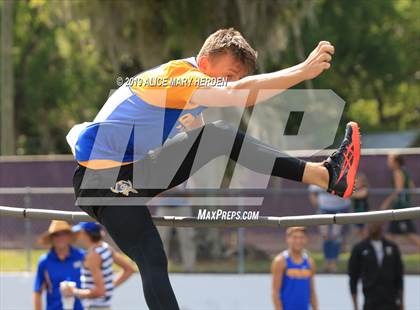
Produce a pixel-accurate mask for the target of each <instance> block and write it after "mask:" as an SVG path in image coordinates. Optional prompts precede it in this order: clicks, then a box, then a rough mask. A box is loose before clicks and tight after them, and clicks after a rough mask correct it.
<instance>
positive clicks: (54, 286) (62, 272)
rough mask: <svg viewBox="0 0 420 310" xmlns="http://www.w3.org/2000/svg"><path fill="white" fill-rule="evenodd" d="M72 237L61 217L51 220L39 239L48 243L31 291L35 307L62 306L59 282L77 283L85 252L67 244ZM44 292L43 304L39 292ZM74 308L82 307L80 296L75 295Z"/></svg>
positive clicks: (51, 308) (58, 308)
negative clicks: (32, 291) (44, 303)
mask: <svg viewBox="0 0 420 310" xmlns="http://www.w3.org/2000/svg"><path fill="white" fill-rule="evenodd" d="M71 241H72V232H71V226H70V225H69V224H68V223H67V222H64V221H52V222H51V224H50V226H49V228H48V231H47V232H46V233H44V234H43V235H42V236H41V238H40V239H39V243H41V244H43V245H47V246H50V247H51V248H50V250H49V251H48V253H46V254H44V255H42V256H41V257H40V259H39V262H38V268H37V272H36V276H35V287H34V293H33V302H34V309H35V310H41V309H47V310H61V309H63V304H62V301H61V297H62V296H61V292H60V283H61V282H63V281H72V282H75V283H76V286H77V287H80V267H81V265H82V261H83V259H84V253H83V252H82V251H81V250H79V249H76V248H74V247H72V246H71V245H70V243H71ZM44 290H45V291H46V293H47V303H46V307H43V306H42V293H43V291H44ZM74 309H75V310H82V309H83V307H82V304H81V303H80V300H79V299H77V298H76V299H75V303H74Z"/></svg>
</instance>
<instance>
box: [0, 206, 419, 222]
mask: <svg viewBox="0 0 420 310" xmlns="http://www.w3.org/2000/svg"><path fill="white" fill-rule="evenodd" d="M0 216H10V217H21V218H31V219H43V220H65V221H70V222H92V221H95V220H94V219H93V218H92V217H90V216H89V215H88V214H86V213H84V212H70V211H58V210H45V209H32V208H15V207H6V206H0ZM408 219H420V207H412V208H406V209H398V210H383V211H369V212H358V213H338V214H322V215H319V214H314V215H298V216H282V217H276V216H260V217H259V218H258V219H253V220H243V219H240V220H239V219H232V220H202V219H198V218H197V217H182V216H159V217H153V221H154V223H155V224H156V225H157V226H171V227H291V226H316V225H329V224H339V225H344V224H362V223H371V222H384V221H393V220H408Z"/></svg>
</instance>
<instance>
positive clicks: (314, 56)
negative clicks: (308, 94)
mask: <svg viewBox="0 0 420 310" xmlns="http://www.w3.org/2000/svg"><path fill="white" fill-rule="evenodd" d="M333 54H334V46H332V45H331V43H330V42H328V41H321V42H319V43H318V46H317V47H316V48H315V49H314V50H313V51H312V52H311V53H310V54H309V56H308V58H306V60H305V61H304V62H303V63H301V68H302V71H303V74H304V77H305V79H306V80H311V79H314V78H316V77H317V76H318V75H320V74H321V73H322V72H323V71H324V70H328V69H329V68H330V67H331V63H330V61H331V59H332V55H333Z"/></svg>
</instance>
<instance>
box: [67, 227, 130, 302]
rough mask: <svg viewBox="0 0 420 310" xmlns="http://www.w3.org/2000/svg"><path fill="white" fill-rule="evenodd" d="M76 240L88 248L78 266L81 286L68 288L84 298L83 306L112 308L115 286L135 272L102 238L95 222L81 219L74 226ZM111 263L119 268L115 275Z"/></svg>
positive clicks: (99, 228) (100, 229)
mask: <svg viewBox="0 0 420 310" xmlns="http://www.w3.org/2000/svg"><path fill="white" fill-rule="evenodd" d="M73 231H74V232H76V233H77V234H76V237H77V242H78V243H79V244H80V245H81V246H83V247H84V248H86V249H87V253H86V257H85V260H84V262H83V265H82V270H81V289H78V288H76V289H73V290H70V292H69V294H72V295H74V296H76V297H78V298H80V299H83V306H84V307H85V309H96V310H108V309H111V299H112V293H113V290H114V288H115V287H117V286H118V285H120V284H122V283H123V282H125V281H126V280H127V279H128V278H129V277H130V276H131V275H132V274H133V272H134V269H133V267H131V265H130V264H129V263H128V262H127V261H126V259H125V258H124V257H123V256H122V255H121V254H119V253H118V252H116V251H115V250H114V249H112V248H111V247H110V246H109V244H108V243H106V242H104V241H103V240H102V237H103V231H102V226H101V225H99V224H98V223H96V222H84V223H80V224H78V225H76V226H73ZM113 263H115V264H117V265H118V266H120V267H121V268H122V272H121V273H120V274H119V275H118V276H117V277H116V278H115V279H114V272H113V269H112V265H113Z"/></svg>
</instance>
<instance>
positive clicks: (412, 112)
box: [289, 0, 420, 130]
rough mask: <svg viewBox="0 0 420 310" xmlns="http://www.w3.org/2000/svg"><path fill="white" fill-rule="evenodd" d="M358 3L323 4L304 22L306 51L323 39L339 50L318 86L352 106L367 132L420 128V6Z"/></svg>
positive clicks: (412, 0)
mask: <svg viewBox="0 0 420 310" xmlns="http://www.w3.org/2000/svg"><path fill="white" fill-rule="evenodd" d="M356 2H357V5H355V3H354V2H352V1H345V0H340V1H318V2H317V6H316V12H315V14H314V16H315V19H311V20H305V21H304V23H303V28H302V34H303V41H304V45H305V47H306V48H307V51H308V50H309V49H310V48H311V47H312V46H313V45H314V44H315V43H316V42H317V41H319V40H329V41H331V42H332V43H333V44H334V45H335V46H336V53H335V55H334V61H333V67H332V70H330V71H329V72H328V73H327V74H325V75H323V76H321V77H320V78H318V79H316V80H315V81H314V85H315V87H316V88H329V89H333V90H334V91H336V92H337V93H338V94H339V95H340V96H341V97H343V98H344V99H345V100H346V101H347V102H348V103H350V104H348V105H347V109H348V110H347V113H346V116H347V117H346V118H347V119H348V118H354V119H358V120H361V123H362V125H363V127H364V129H365V130H366V129H368V130H384V129H394V130H396V129H406V128H416V127H417V128H418V124H419V122H420V99H419V98H420V96H419V95H420V88H419V86H418V83H419V79H420V71H419V70H420V63H419V57H418V55H419V54H420V46H419V44H418V42H419V39H420V37H419V36H420V16H419V12H420V2H419V1H417V0H399V1H391V0H386V1H382V0H372V1H356ZM416 42H417V43H416ZM290 56H291V55H290ZM290 56H289V57H290ZM291 58H292V57H291Z"/></svg>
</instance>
